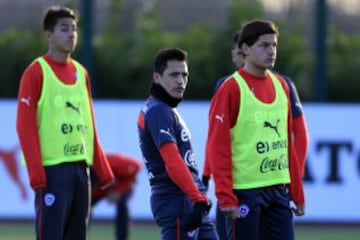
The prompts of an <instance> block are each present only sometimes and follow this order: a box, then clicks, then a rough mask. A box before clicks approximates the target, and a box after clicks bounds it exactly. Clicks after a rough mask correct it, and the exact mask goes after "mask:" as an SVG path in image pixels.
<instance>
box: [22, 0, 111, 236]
mask: <svg viewBox="0 0 360 240" xmlns="http://www.w3.org/2000/svg"><path fill="white" fill-rule="evenodd" d="M43 29H44V31H45V35H46V37H47V40H48V51H47V53H46V54H44V55H43V56H40V57H38V58H36V59H35V60H34V61H33V62H32V63H31V64H30V65H29V66H28V67H27V69H26V70H25V71H24V73H23V75H22V77H21V82H20V89H19V96H18V109H17V119H16V121H17V122H16V128H17V133H18V136H19V140H20V144H21V148H22V150H23V153H24V157H25V161H26V167H27V170H28V174H29V178H30V185H31V187H32V188H33V189H34V191H35V210H36V211H35V214H36V239H38V240H64V239H66V240H85V239H86V233H87V224H88V220H89V213H90V175H89V166H93V167H94V169H95V170H96V172H97V174H98V177H99V184H100V185H101V187H106V186H108V185H110V184H111V183H112V182H113V180H114V176H113V174H112V171H111V169H110V166H109V164H108V162H107V160H106V157H105V154H104V152H103V150H102V147H101V145H100V143H99V141H98V137H97V133H96V128H95V123H94V113H93V105H92V98H91V92H90V89H91V87H90V78H89V76H88V73H87V71H86V69H85V68H84V67H83V66H82V65H81V64H80V63H79V62H77V61H75V60H74V59H72V58H71V54H72V52H73V51H74V49H75V46H76V43H77V17H76V16H75V14H74V12H73V10H71V9H69V8H65V7H60V6H52V7H50V8H48V9H47V10H46V12H45V16H44V19H43Z"/></svg>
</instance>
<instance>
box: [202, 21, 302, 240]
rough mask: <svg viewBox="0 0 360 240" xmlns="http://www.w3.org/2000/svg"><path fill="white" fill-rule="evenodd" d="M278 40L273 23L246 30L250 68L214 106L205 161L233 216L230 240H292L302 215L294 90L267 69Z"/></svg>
mask: <svg viewBox="0 0 360 240" xmlns="http://www.w3.org/2000/svg"><path fill="white" fill-rule="evenodd" d="M277 36H278V30H277V27H276V26H275V25H274V23H272V22H268V21H260V20H255V21H251V22H249V23H247V24H246V25H245V26H244V27H243V28H242V32H241V36H240V40H239V48H240V50H241V51H242V53H243V54H244V55H245V64H244V67H243V68H240V69H238V70H237V71H236V72H235V73H234V74H233V75H232V76H230V77H229V78H228V79H227V80H226V81H225V82H224V83H223V84H222V85H221V87H220V88H219V89H218V90H217V91H216V93H215V95H214V96H213V98H212V101H211V106H210V110H209V131H208V138H207V145H206V161H209V163H210V169H211V173H212V174H213V178H214V182H215V193H216V197H217V199H218V201H219V205H220V210H221V211H223V212H224V213H225V214H226V215H227V216H228V217H229V221H227V229H228V239H242V240H246V239H249V240H250V239H269V240H271V239H278V240H279V239H283V240H291V239H294V230H293V221H292V217H293V216H292V214H293V213H294V214H295V215H298V216H301V215H303V214H304V203H305V200H304V191H303V186H302V179H301V177H302V166H301V164H302V163H299V161H298V159H297V157H296V154H295V148H294V144H293V140H292V117H291V116H292V113H291V101H290V91H289V86H288V84H287V83H286V82H285V80H284V79H283V77H281V76H280V75H278V74H276V73H273V72H271V71H270V70H269V69H272V68H273V66H274V64H275V59H276V48H277ZM289 193H290V194H289ZM290 200H292V201H293V202H294V203H295V206H296V207H295V208H294V209H291V207H290V204H289V203H290Z"/></svg>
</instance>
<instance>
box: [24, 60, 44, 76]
mask: <svg viewBox="0 0 360 240" xmlns="http://www.w3.org/2000/svg"><path fill="white" fill-rule="evenodd" d="M41 76H42V69H41V65H40V63H39V62H38V61H37V59H35V60H34V61H32V62H31V63H30V64H29V66H28V67H27V68H26V69H25V70H24V72H23V76H22V78H23V79H33V78H39V77H41Z"/></svg>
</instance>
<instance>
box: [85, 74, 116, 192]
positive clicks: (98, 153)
mask: <svg viewBox="0 0 360 240" xmlns="http://www.w3.org/2000/svg"><path fill="white" fill-rule="evenodd" d="M86 83H87V84H86V87H87V90H88V94H89V103H90V105H91V113H92V121H93V126H94V129H93V130H94V162H93V166H94V170H95V172H96V175H97V177H98V181H99V186H100V187H101V188H107V187H108V186H110V185H111V184H112V183H113V182H114V174H113V172H112V170H111V168H110V165H109V163H108V161H107V159H106V155H105V153H104V150H103V149H102V147H101V144H100V141H99V139H98V135H97V131H96V127H95V117H94V106H93V101H92V95H91V86H90V77H89V76H88V74H87V73H86Z"/></svg>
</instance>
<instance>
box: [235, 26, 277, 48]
mask: <svg viewBox="0 0 360 240" xmlns="http://www.w3.org/2000/svg"><path fill="white" fill-rule="evenodd" d="M264 34H276V36H278V35H279V31H278V27H277V26H276V25H275V24H274V23H273V22H271V21H264V20H253V21H250V22H248V23H246V24H245V25H244V26H243V27H242V31H241V36H240V40H239V47H241V45H242V44H243V43H245V44H246V45H248V46H251V45H253V44H254V43H255V42H256V41H257V40H258V39H259V37H260V36H262V35H264Z"/></svg>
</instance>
